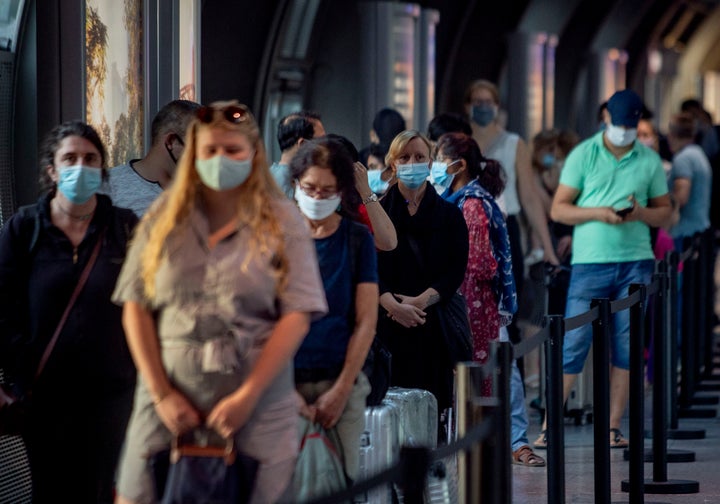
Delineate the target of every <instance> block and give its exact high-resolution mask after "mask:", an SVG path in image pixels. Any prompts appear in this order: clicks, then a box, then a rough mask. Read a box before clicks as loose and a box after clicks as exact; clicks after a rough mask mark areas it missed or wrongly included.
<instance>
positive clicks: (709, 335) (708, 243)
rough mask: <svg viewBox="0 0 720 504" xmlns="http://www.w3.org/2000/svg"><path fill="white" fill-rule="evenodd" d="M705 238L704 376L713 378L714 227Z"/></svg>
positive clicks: (707, 231)
mask: <svg viewBox="0 0 720 504" xmlns="http://www.w3.org/2000/svg"><path fill="white" fill-rule="evenodd" d="M703 237H704V238H705V240H704V243H705V247H704V249H705V268H706V269H705V333H704V334H703V336H704V340H705V344H704V345H703V347H704V350H705V352H704V356H705V358H704V366H703V378H711V377H712V374H713V368H714V367H715V362H714V357H715V355H714V351H713V350H714V349H713V343H714V327H713V318H714V317H713V314H714V313H715V287H714V286H715V275H714V268H715V263H714V261H713V259H714V258H715V246H714V243H713V241H714V240H715V232H714V231H713V229H712V228H710V229H707V230H706V231H705V232H704V233H703Z"/></svg>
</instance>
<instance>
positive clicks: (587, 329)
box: [563, 260, 655, 374]
mask: <svg viewBox="0 0 720 504" xmlns="http://www.w3.org/2000/svg"><path fill="white" fill-rule="evenodd" d="M654 268H655V261H654V260H646V261H631V262H621V263H608V264H574V265H573V267H572V273H571V275H570V287H569V289H568V300H567V308H566V310H565V317H574V316H575V315H579V314H581V313H584V312H586V311H588V310H589V309H590V301H591V300H592V299H593V298H609V299H610V300H611V301H614V300H616V299H621V298H624V297H627V295H628V288H629V287H630V284H632V283H642V284H646V285H647V284H648V283H650V279H651V277H652V273H653V270H654ZM611 323H612V328H613V331H612V339H611V340H610V362H611V363H612V365H613V366H615V367H617V368H620V369H629V368H630V311H629V310H622V311H620V312H618V313H615V314H614V315H612V319H611ZM591 344H592V325H591V324H586V325H584V326H582V327H579V328H577V329H574V330H572V331H569V332H567V333H565V340H564V342H563V371H564V373H565V374H580V373H581V372H582V370H583V366H584V365H585V359H586V358H587V354H588V352H589V351H590V345H591Z"/></svg>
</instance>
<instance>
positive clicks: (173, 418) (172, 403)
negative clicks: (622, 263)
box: [155, 389, 200, 436]
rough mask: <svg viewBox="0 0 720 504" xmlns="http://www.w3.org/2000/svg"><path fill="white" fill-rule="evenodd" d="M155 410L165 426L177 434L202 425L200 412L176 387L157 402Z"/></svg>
mask: <svg viewBox="0 0 720 504" xmlns="http://www.w3.org/2000/svg"><path fill="white" fill-rule="evenodd" d="M155 411H156V412H157V414H158V416H159V417H160V420H162V423H163V424H165V427H167V428H168V430H169V431H170V432H172V433H173V434H175V435H176V436H177V435H180V434H182V433H184V432H187V431H189V430H192V429H194V428H195V427H197V426H198V425H200V414H199V413H198V412H197V410H196V409H195V408H194V407H193V405H192V404H190V402H189V401H188V400H187V399H186V398H185V396H184V395H182V394H181V393H180V392H179V391H177V390H175V389H173V390H171V391H170V392H169V393H168V394H167V395H166V396H165V397H163V398H162V399H161V400H160V401H158V402H157V403H156V404H155Z"/></svg>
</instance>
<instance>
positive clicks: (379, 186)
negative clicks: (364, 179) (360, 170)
mask: <svg viewBox="0 0 720 504" xmlns="http://www.w3.org/2000/svg"><path fill="white" fill-rule="evenodd" d="M385 170H387V168H385V169H383V170H368V172H367V174H368V184H370V190H371V191H372V192H374V193H375V194H378V195H380V194H385V191H387V188H388V186H389V185H390V184H389V183H388V182H386V181H385V180H383V179H382V174H383V173H384V172H385Z"/></svg>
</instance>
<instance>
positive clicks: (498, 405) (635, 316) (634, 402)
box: [311, 233, 716, 504]
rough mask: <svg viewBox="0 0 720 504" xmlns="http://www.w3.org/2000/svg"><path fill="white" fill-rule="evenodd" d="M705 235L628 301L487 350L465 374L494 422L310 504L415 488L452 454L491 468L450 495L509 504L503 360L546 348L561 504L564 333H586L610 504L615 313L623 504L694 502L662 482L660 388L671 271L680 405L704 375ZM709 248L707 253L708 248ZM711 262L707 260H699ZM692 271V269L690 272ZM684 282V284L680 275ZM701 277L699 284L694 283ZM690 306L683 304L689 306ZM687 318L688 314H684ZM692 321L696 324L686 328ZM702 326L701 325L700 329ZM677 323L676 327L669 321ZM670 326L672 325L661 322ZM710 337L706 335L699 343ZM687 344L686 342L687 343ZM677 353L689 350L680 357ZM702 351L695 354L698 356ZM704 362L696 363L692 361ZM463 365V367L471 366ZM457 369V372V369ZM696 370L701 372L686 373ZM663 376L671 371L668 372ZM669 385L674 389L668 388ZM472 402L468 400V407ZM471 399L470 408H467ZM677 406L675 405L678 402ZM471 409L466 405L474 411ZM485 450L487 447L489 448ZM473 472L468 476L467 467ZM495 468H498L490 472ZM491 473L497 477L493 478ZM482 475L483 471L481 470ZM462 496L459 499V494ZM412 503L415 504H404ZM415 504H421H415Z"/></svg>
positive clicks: (556, 499)
mask: <svg viewBox="0 0 720 504" xmlns="http://www.w3.org/2000/svg"><path fill="white" fill-rule="evenodd" d="M713 239H714V238H713V237H712V235H710V234H708V233H704V234H697V235H696V236H694V237H693V239H692V240H688V242H687V243H686V245H687V248H686V249H685V250H684V251H683V252H682V253H681V254H678V253H677V252H673V253H671V254H668V257H666V259H664V260H662V261H658V262H657V265H656V266H657V267H656V273H655V274H654V275H653V279H652V282H651V283H650V284H649V285H642V284H632V285H631V286H630V289H629V295H628V296H627V297H625V298H621V299H617V300H614V301H610V300H609V299H593V300H592V303H591V308H590V309H589V310H588V311H587V312H584V313H581V314H579V315H577V316H573V317H568V318H563V317H562V316H560V315H547V316H545V318H544V324H543V328H542V329H540V330H539V331H538V332H537V333H536V334H535V335H533V336H531V337H530V338H528V339H526V340H524V341H522V342H520V343H518V344H516V345H511V344H509V343H495V345H494V347H493V348H494V351H493V352H492V355H493V358H492V359H489V360H488V362H487V363H485V364H484V365H478V364H477V363H472V365H473V367H474V368H476V369H479V370H480V372H481V373H482V375H483V376H493V377H494V383H495V390H496V392H497V396H496V400H495V402H494V403H493V402H492V401H490V402H488V401H487V399H488V398H482V399H485V403H484V405H485V406H487V405H488V404H491V406H492V407H491V408H490V411H492V412H493V413H492V414H490V415H489V416H487V417H484V418H482V419H481V420H480V421H479V423H478V424H477V425H474V426H472V427H470V428H469V429H468V430H466V431H465V432H464V435H463V436H462V438H460V439H458V440H457V441H455V442H453V443H451V444H449V445H447V446H442V447H439V448H437V449H435V450H430V449H428V448H423V447H403V448H402V449H401V452H400V457H399V461H398V462H397V463H396V464H395V465H393V466H392V467H390V468H388V469H386V470H384V471H382V472H380V473H379V474H377V475H375V476H373V477H371V478H369V479H367V480H364V481H361V482H358V483H356V484H354V485H353V486H352V487H351V488H349V489H347V490H344V491H342V492H338V493H336V494H333V495H330V496H327V497H323V498H319V499H315V500H313V501H311V504H332V503H339V502H348V501H352V498H353V496H356V495H359V494H363V493H365V492H368V491H369V490H372V489H374V488H376V487H379V486H381V485H387V484H397V485H398V486H400V487H401V488H403V489H410V488H413V489H422V488H423V484H424V482H425V480H426V478H427V472H428V468H429V467H430V464H431V463H432V462H434V461H437V460H442V459H446V458H448V457H451V456H453V455H455V454H458V453H473V450H475V452H474V453H475V455H478V454H479V458H478V457H472V456H468V457H467V459H468V461H469V463H470V467H469V469H468V473H470V474H475V475H477V477H478V478H480V475H481V471H480V467H491V466H492V467H495V468H496V472H494V473H493V475H492V476H491V477H490V478H488V479H487V480H485V479H483V481H482V482H469V483H468V485H470V483H472V484H473V488H469V487H468V489H459V491H460V493H461V495H465V499H464V500H461V501H460V502H461V503H462V502H475V501H477V499H478V496H479V498H480V499H481V500H482V502H483V503H486V502H489V503H498V504H499V503H501V502H503V503H510V502H511V501H512V499H511V495H512V484H511V474H512V473H511V470H510V469H511V463H512V461H511V458H510V456H509V454H510V444H509V443H510V441H509V432H510V386H509V380H510V372H511V371H510V360H511V359H519V358H521V357H523V356H525V355H527V354H528V353H529V352H531V351H532V350H534V349H536V348H538V347H540V346H541V345H543V346H544V348H545V358H546V363H547V365H546V370H545V380H546V383H547V386H546V387H545V391H546V398H545V400H546V414H547V434H546V435H547V440H548V447H547V485H548V493H547V495H548V499H547V501H548V503H552V504H564V503H565V461H564V433H563V427H564V421H563V408H564V404H563V401H562V397H563V367H562V366H563V362H562V341H563V337H564V335H565V333H566V332H567V331H570V330H573V329H577V328H579V327H581V326H584V325H587V324H592V325H593V346H594V348H595V351H594V352H593V359H594V360H593V403H594V408H595V413H594V428H593V430H594V433H593V439H594V445H595V446H594V453H595V461H594V466H595V474H594V478H595V502H596V503H608V504H609V503H610V502H611V501H610V494H611V492H610V447H609V443H608V432H609V410H610V406H609V404H610V390H609V344H610V317H611V316H612V314H615V313H617V312H620V311H623V310H629V311H630V406H629V421H630V431H629V432H630V438H631V439H632V440H634V442H633V443H631V444H630V450H629V461H630V463H629V479H628V480H625V481H623V482H622V490H623V491H625V492H629V496H630V502H633V503H642V502H644V494H645V493H646V492H647V493H665V494H670V493H697V492H699V484H698V483H697V482H695V481H687V480H680V481H678V480H668V479H667V447H666V443H667V437H668V436H667V429H668V411H671V410H673V409H675V408H674V405H673V404H669V403H668V401H669V399H673V400H677V397H674V398H673V395H672V394H669V390H670V389H672V388H673V387H671V386H670V385H669V384H668V380H672V379H673V377H674V376H675V375H674V372H675V368H676V364H677V361H676V356H675V357H672V354H671V356H670V357H668V352H667V350H668V349H671V348H672V347H673V346H674V345H675V342H676V333H677V331H676V330H673V327H677V323H676V322H674V323H673V322H672V321H673V317H677V311H678V303H677V302H676V298H675V295H674V292H673V290H674V289H677V277H676V276H677V275H678V268H677V265H678V263H680V262H682V263H683V264H684V265H685V268H686V269H685V272H684V274H687V272H688V269H689V270H690V273H691V274H692V278H690V279H688V278H686V279H685V281H684V282H683V284H684V285H683V294H684V295H685V294H686V293H687V294H688V297H690V298H691V299H688V298H687V297H684V299H683V307H684V309H683V317H682V320H683V338H682V341H683V350H682V359H683V362H684V365H683V366H682V368H683V377H682V382H681V383H682V385H681V393H680V397H681V398H682V399H685V400H688V399H689V398H691V397H692V394H693V393H694V390H693V389H689V390H687V389H688V386H690V387H693V386H695V383H696V381H697V378H698V376H697V375H696V374H693V373H703V374H704V376H716V375H712V370H713V369H712V365H713V364H712V363H713V361H712V359H708V354H710V356H711V357H712V356H713V355H712V350H713V347H712V344H713V339H712V327H711V321H710V319H709V313H712V312H708V311H707V307H708V306H709V303H708V301H707V300H708V299H712V291H713V287H712V284H711V282H710V280H708V279H712V274H710V272H709V271H708V268H710V267H711V266H712V264H713V261H712V260H711V258H712V255H711V254H712V253H713V247H712V245H713V242H712V240H713ZM708 243H709V245H708ZM708 254H710V257H707V256H708ZM695 263H697V264H695ZM688 276H689V275H688ZM702 278H704V279H705V281H701V282H695V281H691V280H698V279H702ZM693 285H697V286H698V287H697V289H699V290H701V291H704V292H700V293H699V294H700V296H699V297H700V298H701V299H702V300H703V302H702V305H701V306H699V307H697V309H695V311H694V312H692V311H689V309H688V308H686V306H687V305H689V304H690V302H692V301H694V297H693V296H692V294H693V293H694V290H696V289H693V288H692V287H693ZM651 303H652V306H653V316H654V317H655V328H656V331H655V335H656V336H657V335H660V336H661V338H660V339H661V340H663V341H655V344H654V355H653V364H654V373H653V384H654V386H653V453H652V462H653V479H652V480H645V478H644V462H645V458H646V457H645V453H644V451H645V450H644V443H643V442H641V440H642V439H644V364H645V362H644V346H643V343H644V340H645V316H646V311H647V308H648V306H650V304H651ZM691 307H692V305H691ZM691 313H692V315H691ZM693 319H695V320H693ZM703 319H704V320H703ZM674 320H675V321H677V318H675V319H674ZM668 321H670V322H671V323H668ZM695 322H698V324H697V326H698V327H699V328H700V330H701V331H702V334H701V336H702V337H701V338H691V337H689V333H688V325H689V326H690V327H691V328H692V327H695V326H693V325H692V324H693V323H695ZM708 334H709V336H708ZM693 339H697V340H702V343H701V344H702V346H703V347H704V348H702V349H701V348H698V346H699V345H700V344H699V343H698V342H695V344H693V343H692V342H691V341H687V340H693ZM686 341H687V343H686ZM686 346H687V347H688V348H686ZM702 350H704V354H703V353H701V352H702ZM702 356H704V360H698V358H699V357H702ZM686 359H690V361H691V362H698V363H701V362H702V363H704V364H705V367H704V369H703V370H701V371H696V370H695V369H693V367H691V366H687V362H688V361H687V360H686ZM470 364H471V363H468V365H470ZM461 366H463V364H459V369H460V368H461ZM686 367H687V368H689V369H688V376H685V371H686V369H685V368H686ZM695 367H697V368H700V367H701V366H695ZM671 370H672V372H671ZM671 383H675V382H671ZM475 399H477V398H475ZM475 399H473V401H475ZM681 402H682V401H681ZM472 404H475V402H473V403H472ZM487 443H489V444H491V445H493V446H494V448H493V449H492V450H487V449H483V450H479V451H478V450H476V449H477V446H478V445H480V444H487ZM493 443H494V444H493ZM476 465H477V467H475V466H476ZM497 468H500V469H497ZM497 471H500V472H499V473H498V472H497ZM483 472H484V473H487V472H490V471H483ZM464 490H466V491H464ZM405 497H406V499H405V500H406V501H407V502H411V500H408V499H409V498H413V499H415V498H419V499H421V498H422V496H421V495H412V494H407V493H406V494H405ZM412 502H416V500H412ZM417 502H421V500H418V501H417Z"/></svg>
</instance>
